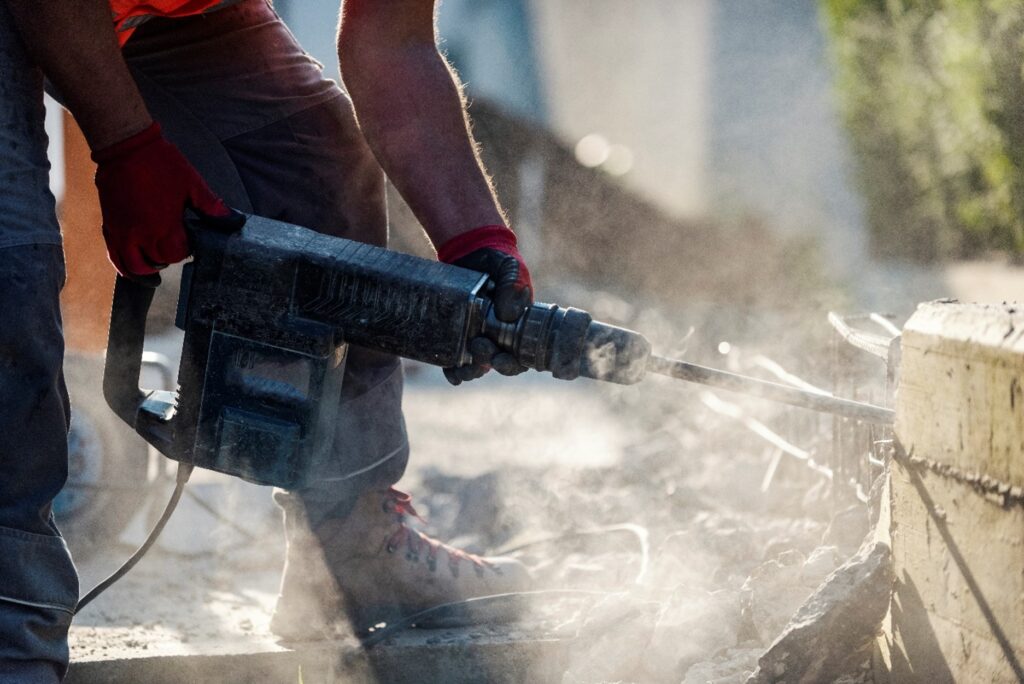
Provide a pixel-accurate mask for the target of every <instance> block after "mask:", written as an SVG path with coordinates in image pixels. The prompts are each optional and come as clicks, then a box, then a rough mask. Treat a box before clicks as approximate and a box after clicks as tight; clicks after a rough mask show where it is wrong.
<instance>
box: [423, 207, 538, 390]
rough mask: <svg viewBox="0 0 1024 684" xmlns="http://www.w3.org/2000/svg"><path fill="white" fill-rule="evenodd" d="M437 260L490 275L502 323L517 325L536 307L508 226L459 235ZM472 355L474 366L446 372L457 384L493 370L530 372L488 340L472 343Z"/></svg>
mask: <svg viewBox="0 0 1024 684" xmlns="http://www.w3.org/2000/svg"><path fill="white" fill-rule="evenodd" d="M437 260H438V261H442V262H444V263H446V264H453V265H455V266H461V267H462V268H468V269H470V270H472V271H477V272H479V273H485V274H487V275H489V276H490V277H491V280H492V281H493V282H494V286H495V289H494V295H493V301H494V313H495V315H496V316H497V317H498V319H499V320H502V321H505V322H507V323H512V322H515V321H516V320H518V319H519V317H520V316H521V315H522V313H523V310H524V309H526V308H527V307H529V306H530V305H531V304H533V284H532V283H531V282H530V271H529V269H528V268H526V262H525V261H523V255H522V254H520V253H519V248H518V247H517V245H516V234H515V233H513V232H512V230H511V229H509V228H507V227H505V226H482V227H480V228H474V229H473V230H470V231H468V232H465V233H462V234H461V235H456V236H455V237H453V238H452V239H451V240H449V241H448V242H446V243H444V244H443V245H441V247H440V248H439V249H438V250H437ZM469 352H470V354H472V355H473V362H472V363H471V364H470V365H468V366H460V367H458V368H445V369H444V375H445V377H446V378H448V382H450V383H452V384H453V385H458V384H460V383H461V382H463V381H465V380H474V379H476V378H479V377H480V376H482V375H483V374H484V373H486V372H487V371H488V370H490V369H491V368H494V370H496V371H498V372H499V373H501V374H502V375H518V374H520V373H522V372H523V371H525V370H526V367H525V366H522V365H520V363H519V362H518V361H517V360H516V359H515V357H514V356H512V355H511V354H507V353H505V352H502V351H500V350H499V349H498V346H497V345H496V344H494V342H492V341H491V340H489V339H487V338H486V337H477V338H474V339H472V340H470V343H469Z"/></svg>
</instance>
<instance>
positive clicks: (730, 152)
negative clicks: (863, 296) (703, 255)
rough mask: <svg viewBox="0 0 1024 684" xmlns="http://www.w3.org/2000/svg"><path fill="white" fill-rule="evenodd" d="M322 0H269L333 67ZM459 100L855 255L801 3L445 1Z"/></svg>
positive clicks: (650, 193) (592, 162)
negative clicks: (461, 88)
mask: <svg viewBox="0 0 1024 684" xmlns="http://www.w3.org/2000/svg"><path fill="white" fill-rule="evenodd" d="M337 4H338V3H337V0H277V2H276V3H275V5H276V7H277V9H278V11H279V12H280V13H281V15H282V16H283V17H284V19H285V20H286V21H287V22H288V24H289V25H290V26H291V27H292V30H293V31H294V32H295V34H296V36H297V37H298V38H299V40H300V42H302V43H303V45H304V46H306V48H307V49H308V50H309V51H310V52H311V53H312V54H313V55H314V56H316V57H317V58H318V59H319V60H320V61H322V62H323V63H324V64H325V67H326V69H327V72H328V73H330V74H332V75H333V76H335V77H336V76H337V58H336V57H335V54H334V53H335V50H334V32H335V18H336V13H337ZM439 31H440V34H441V36H442V39H443V44H444V49H445V50H446V52H447V54H448V57H449V59H450V60H451V61H452V63H453V64H454V65H455V67H456V68H457V70H458V71H459V73H460V75H461V77H462V78H463V80H464V81H465V83H466V86H467V92H468V94H469V96H470V98H471V99H473V100H478V101H482V100H486V101H488V102H490V103H494V104H496V105H498V106H500V107H501V109H503V110H504V111H505V112H506V113H508V114H511V115H513V116H515V117H519V118H522V119H524V120H526V121H528V122H532V123H535V124H538V125H540V126H543V127H546V128H549V129H550V130H551V131H552V132H553V133H554V134H555V136H556V137H558V138H559V139H560V140H562V141H563V142H564V143H565V144H566V145H567V146H569V147H570V148H572V149H574V151H575V153H576V157H577V159H578V160H579V161H580V162H581V163H582V164H584V165H586V166H593V167H597V168H600V169H602V170H603V171H605V172H607V173H608V174H609V175H611V176H613V177H616V178H618V179H620V180H621V182H622V183H623V184H624V185H625V187H627V188H629V189H630V190H632V191H634V192H636V193H638V194H639V195H640V196H642V197H644V198H647V199H650V200H653V201H654V202H656V203H657V205H658V206H659V207H661V208H662V209H664V210H665V211H667V212H669V213H670V214H672V215H675V216H678V217H681V218H707V217H710V218H726V219H730V218H736V217H744V218H751V219H755V220H758V221H761V222H764V223H765V225H767V226H769V227H770V229H771V230H773V231H777V232H779V233H781V234H784V235H788V236H792V235H808V236H811V237H813V238H814V239H816V240H818V241H820V244H821V247H822V248H823V252H824V255H823V256H824V257H825V260H826V261H827V262H828V263H829V264H830V266H833V267H834V268H835V269H836V271H835V272H836V273H837V275H840V276H852V275H853V274H856V273H857V272H858V271H859V270H860V269H861V268H862V265H863V261H864V260H865V259H866V255H867V245H866V234H865V230H864V226H863V219H862V211H861V208H860V206H859V201H858V198H857V196H856V194H855V193H854V192H853V191H852V189H851V184H850V182H849V178H848V170H847V167H848V163H847V160H848V155H847V151H846V147H845V142H844V140H843V138H842V137H841V133H840V128H839V123H838V120H837V117H836V115H835V112H834V109H833V107H832V102H833V90H832V84H831V82H830V72H829V65H828V63H827V55H826V44H825V38H824V35H823V31H822V27H821V24H820V18H819V14H818V7H817V3H816V2H814V0H791V1H790V2H785V3H780V2H773V1H772V0H682V1H680V0H643V1H642V2H632V3H622V2H618V1H617V0H585V1H584V0H557V1H554V2H551V1H547V2H541V1H539V0H444V2H442V3H441V9H440V15H439Z"/></svg>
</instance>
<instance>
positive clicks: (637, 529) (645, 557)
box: [494, 523, 651, 584]
mask: <svg viewBox="0 0 1024 684" xmlns="http://www.w3.org/2000/svg"><path fill="white" fill-rule="evenodd" d="M614 532H628V533H630V534H632V535H633V536H634V537H635V538H636V540H637V544H638V545H639V547H640V569H639V570H638V571H637V573H636V578H634V580H633V583H634V584H641V583H642V582H643V581H644V577H645V576H646V575H647V568H648V566H649V565H650V557H651V545H650V533H649V532H648V531H647V528H646V527H643V526H642V525H637V524H635V523H621V524H618V525H604V526H602V527H594V528H591V529H587V530H574V531H572V532H566V533H564V534H555V535H551V536H548V537H541V538H539V539H534V540H532V541H528V542H524V543H522V544H516V545H514V546H506V547H505V548H502V549H499V550H497V551H495V552H494V555H495V556H507V555H509V554H512V553H515V552H517V551H522V550H523V549H526V548H529V547H531V546H539V545H540V544H552V543H554V542H560V541H566V540H568V539H578V538H580V537H592V536H595V535H599V534H610V533H614Z"/></svg>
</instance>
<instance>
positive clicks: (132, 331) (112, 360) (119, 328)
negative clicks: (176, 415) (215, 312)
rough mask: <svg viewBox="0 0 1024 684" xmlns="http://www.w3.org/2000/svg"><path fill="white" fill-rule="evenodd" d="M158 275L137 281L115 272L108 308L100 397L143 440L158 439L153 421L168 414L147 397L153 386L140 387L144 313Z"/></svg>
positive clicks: (163, 420)
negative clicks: (149, 404)
mask: <svg viewBox="0 0 1024 684" xmlns="http://www.w3.org/2000/svg"><path fill="white" fill-rule="evenodd" d="M158 284H159V279H153V280H150V281H149V283H140V282H136V281H133V280H130V279H128V278H125V277H123V276H120V275H118V276H117V278H116V280H115V281H114V303H113V307H112V308H111V312H110V333H109V335H108V337H107V355H106V360H105V362H104V366H103V397H104V399H106V400H107V404H108V405H109V406H110V408H111V409H113V411H114V413H115V414H117V417H118V418H120V419H121V420H123V421H124V422H126V423H128V425H130V426H131V427H132V428H134V429H135V431H136V432H138V433H139V434H140V435H142V436H143V437H144V438H146V441H148V442H150V443H153V442H154V440H155V439H158V435H157V434H156V433H155V432H154V426H155V425H156V424H164V425H166V423H167V422H168V414H167V413H163V412H160V411H154V410H152V409H151V408H150V407H149V406H147V400H149V399H150V397H151V396H152V395H153V394H154V390H146V389H141V388H140V387H139V376H140V374H141V372H142V354H143V347H144V343H145V339H146V317H147V315H148V314H149V306H150V304H152V302H153V295H154V294H155V293H156V285H158Z"/></svg>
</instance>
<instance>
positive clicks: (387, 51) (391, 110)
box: [338, 0, 507, 245]
mask: <svg viewBox="0 0 1024 684" xmlns="http://www.w3.org/2000/svg"><path fill="white" fill-rule="evenodd" d="M338 58H339V60H340V63H341V70H342V78H343V79H344V81H345V86H346V87H347V88H348V91H349V94H350V95H351V97H352V103H353V106H354V108H355V111H356V117H357V118H358V120H359V125H360V128H361V129H362V131H363V135H364V136H365V138H366V141H367V143H368V144H369V145H370V148H371V149H372V150H373V153H374V155H375V156H376V157H377V160H378V162H380V165H381V166H382V167H383V168H384V171H385V172H386V173H387V174H388V177H389V178H390V179H391V182H393V183H394V184H395V187H396V188H397V189H398V191H399V192H400V193H401V194H402V197H403V198H405V200H406V202H408V204H409V207H410V208H411V209H412V211H413V213H414V214H415V215H416V217H417V218H418V219H419V220H420V223H422V224H423V227H424V228H425V229H426V231H427V234H428V235H429V236H430V239H431V240H432V241H433V243H434V244H435V245H442V244H444V243H445V242H447V241H448V240H449V239H451V238H452V237H454V236H455V235H458V234H459V233H462V232H465V231H467V230H470V229H472V228H476V227H478V226H484V225H493V224H500V225H504V224H506V223H507V220H506V218H505V216H504V213H503V212H502V210H501V208H500V206H499V204H498V201H497V199H496V198H495V195H494V190H493V188H492V187H491V184H490V181H489V179H488V177H487V175H486V172H485V171H484V169H483V166H482V165H481V163H480V159H479V156H478V155H477V150H476V145H475V143H474V141H473V138H472V134H471V133H470V130H469V123H468V120H467V117H466V109H465V103H464V101H463V99H462V93H461V91H460V89H459V86H458V83H457V81H456V77H455V75H454V74H453V73H452V72H451V70H450V69H449V68H448V64H447V63H446V62H445V60H444V58H443V57H442V56H441V54H440V53H439V52H438V50H437V46H436V38H435V35H434V0H344V2H343V5H342V21H341V28H340V30H339V33H338Z"/></svg>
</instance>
